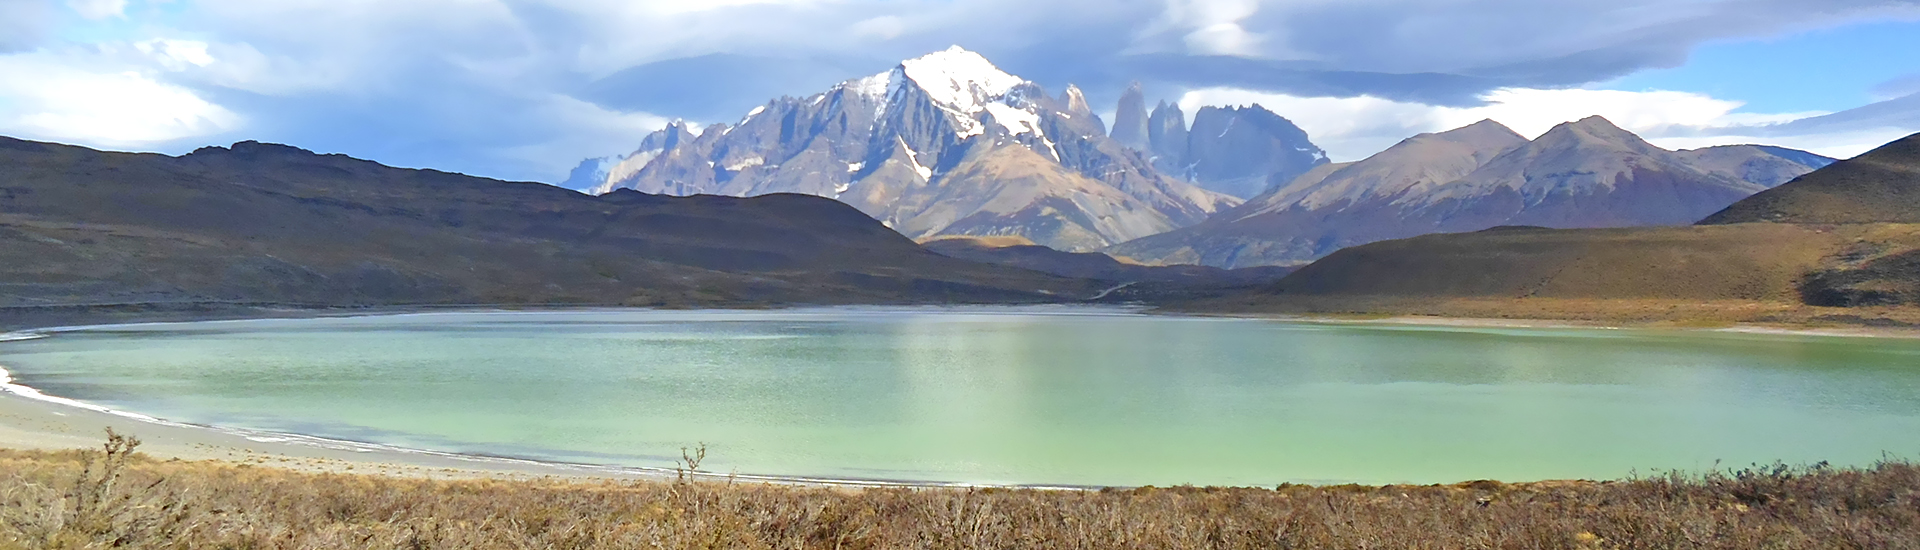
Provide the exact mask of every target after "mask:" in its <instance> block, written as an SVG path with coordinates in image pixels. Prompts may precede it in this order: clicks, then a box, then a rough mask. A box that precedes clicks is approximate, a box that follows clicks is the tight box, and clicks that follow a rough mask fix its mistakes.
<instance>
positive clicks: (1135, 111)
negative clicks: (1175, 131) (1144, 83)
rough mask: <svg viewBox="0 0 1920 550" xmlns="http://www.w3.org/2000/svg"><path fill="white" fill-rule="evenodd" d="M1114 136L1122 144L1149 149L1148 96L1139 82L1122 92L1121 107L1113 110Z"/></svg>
mask: <svg viewBox="0 0 1920 550" xmlns="http://www.w3.org/2000/svg"><path fill="white" fill-rule="evenodd" d="M1112 136H1113V140H1114V141H1118V142H1120V144H1121V145H1125V146H1128V147H1132V148H1134V149H1138V150H1141V151H1146V150H1147V98H1146V94H1144V93H1141V91H1140V83H1139V82H1134V83H1133V84H1131V85H1129V86H1127V91H1126V92H1123V93H1121V94H1120V108H1119V109H1117V110H1115V111H1114V112H1113V134H1112Z"/></svg>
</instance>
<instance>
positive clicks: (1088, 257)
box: [926, 238, 1293, 287]
mask: <svg viewBox="0 0 1920 550" xmlns="http://www.w3.org/2000/svg"><path fill="white" fill-rule="evenodd" d="M926 247H927V250H931V251H933V252H935V253H938V254H942V255H946V256H951V257H954V258H960V259H964V260H970V261H975V262H983V263H992V264H1000V265H1006V266H1013V267H1019V268H1023V269H1031V270H1034V271H1039V272H1042V273H1050V274H1053V275H1059V276H1062V277H1073V278H1080V279H1095V280H1101V281H1109V282H1115V283H1134V282H1161V283H1175V284H1180V285H1187V286H1222V287H1224V286H1247V285H1254V284H1263V283H1271V282H1274V281H1278V280H1280V278H1281V277H1284V276H1286V275H1287V273H1289V272H1291V271H1293V270H1292V269H1290V268H1285V267H1255V268H1247V269H1220V268H1217V267H1209V266H1199V265H1173V266H1145V265H1139V264H1130V263H1124V262H1121V261H1119V260H1116V259H1114V258H1113V257H1112V256H1108V255H1106V254H1101V253H1099V252H1062V251H1059V250H1054V249H1052V248H1047V247H1044V246H1039V245H1033V244H1015V245H997V244H989V243H984V242H982V241H981V240H977V239H969V238H952V239H939V240H935V241H931V242H928V243H926Z"/></svg>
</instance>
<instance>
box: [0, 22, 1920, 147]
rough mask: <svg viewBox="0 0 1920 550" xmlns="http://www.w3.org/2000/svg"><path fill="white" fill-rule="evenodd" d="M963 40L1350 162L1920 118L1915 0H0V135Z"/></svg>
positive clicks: (341, 135)
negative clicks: (1512, 134) (1612, 131)
mask: <svg viewBox="0 0 1920 550" xmlns="http://www.w3.org/2000/svg"><path fill="white" fill-rule="evenodd" d="M949 45H960V46H962V47H965V48H968V49H971V50H974V51H978V52H980V53H982V54H983V55H986V56H987V57H988V58H989V59H992V60H993V61H994V62H995V63H997V64H998V65H1000V66H1001V67H1002V68H1003V69H1006V70H1008V71H1009V72H1012V73H1014V74H1017V75H1020V76H1022V77H1024V78H1027V79H1029V80H1033V81H1035V82H1038V83H1040V84H1042V85H1044V86H1046V87H1048V88H1049V89H1051V90H1056V91H1057V90H1060V89H1062V88H1063V87H1064V86H1066V85H1067V84H1068V83H1074V84H1077V85H1078V86H1080V87H1081V88H1082V89H1083V90H1085V91H1086V93H1087V95H1088V97H1089V99H1090V100H1091V101H1093V102H1094V103H1095V104H1096V105H1097V106H1105V108H1106V110H1108V111H1111V109H1112V107H1111V106H1112V105H1113V102H1114V101H1115V100H1116V99H1117V97H1118V95H1119V93H1120V91H1121V90H1123V89H1124V88H1125V87H1126V85H1127V84H1128V83H1129V82H1131V81H1139V82H1142V83H1143V84H1144V86H1145V88H1146V90H1147V93H1148V101H1149V103H1154V102H1156V101H1158V100H1165V101H1168V102H1171V103H1178V104H1179V105H1181V106H1182V107H1183V108H1185V109H1188V110H1189V111H1191V110H1192V109H1197V108H1198V107H1200V106H1203V105H1244V104H1255V103H1257V104H1260V105H1262V106H1264V107H1267V108H1269V109H1271V110H1273V111H1275V112H1277V113H1279V114H1280V115H1282V116H1285V117H1288V118H1290V119H1292V120H1294V121H1295V122H1296V123H1298V124H1299V125H1300V126H1301V127H1302V128H1304V129H1306V130H1307V131H1308V133H1309V134H1310V135H1311V136H1312V137H1313V139H1314V141H1315V142H1316V143H1319V144H1320V145H1321V146H1322V147H1324V148H1326V149H1327V150H1328V152H1329V154H1330V156H1332V157H1333V158H1334V159H1335V160H1340V161H1344V160H1358V159H1360V158H1364V157H1365V156H1367V155H1370V154H1372V153H1374V152H1377V151H1379V150H1381V149H1384V148H1386V147H1388V146H1391V145H1393V144H1394V143H1397V142H1398V141H1400V140H1402V139H1404V138H1406V137H1409V136H1412V135H1414V134H1417V133H1421V132H1432V131H1441V130H1446V129H1449V128H1452V127H1457V126H1462V125H1465V124H1469V123H1472V122H1475V121H1478V120H1480V119H1486V118H1491V119H1494V120H1497V121H1500V122H1502V123H1505V124H1507V125H1508V126H1510V127H1513V128H1514V129H1515V130H1516V131H1519V132H1520V133H1522V134H1524V135H1527V136H1529V137H1532V136H1535V135H1538V134H1540V133H1543V132H1545V131H1547V130H1548V129H1549V128H1551V127H1552V126H1553V125H1555V124H1558V123H1561V122H1565V121H1570V120H1576V119H1579V118H1583V117H1585V116H1589V115H1602V116H1606V117H1608V118H1609V119H1610V120H1613V121H1614V122H1615V123H1617V124H1620V125H1621V126H1623V127H1625V128H1627V129H1629V130H1633V131H1635V132H1638V133H1640V134H1642V135H1643V136H1645V137H1647V138H1648V139H1649V140H1651V141H1653V142H1654V143H1656V144H1658V145H1661V146H1665V147H1672V148H1679V147H1702V146H1709V145H1719V144H1729V143H1767V144H1775V145H1783V146H1788V147H1796V148H1802V149H1807V150H1810V151H1814V152H1817V153H1822V154H1826V155H1829V156H1836V157H1841V158H1844V157H1848V156H1852V155H1855V154H1859V153H1861V152H1864V151H1866V150H1869V149H1871V148H1872V147H1874V146H1877V145H1880V144H1883V143H1885V142H1888V141H1891V140H1894V139H1897V138H1899V137H1903V136H1905V135H1908V134H1911V133H1915V132H1920V95H1915V94H1920V0H1820V1H1817V2H1810V1H1806V0H1555V1H1551V2H1547V1H1539V0H1038V1H1036V0H709V1H688V0H0V135H8V136H14V137H19V138H24V139H35V140H45V141H57V142H63V143H74V144H80V145H86V146H91V147H97V148H102V149H110V150H127V151H154V152H163V153H169V154H180V153H185V152H188V151H191V150H193V149H195V148H198V147H203V146H208V145H226V144H229V143H232V142H235V141H241V140H259V141H269V142H278V143H287V144H291V145H295V146H299V147H304V148H307V149H312V150H316V151H320V152H327V153H335V152H337V153H346V154H349V155H353V156H356V157H361V158H368V159H372V160H377V161H380V162H384V163H387V164H392V165H397V166H408V167H423V168H437V169H442V170H449V171H457V172H463V173H469V174H475V175H482V176H489V177H498V178H503V179H513V180H530V181H549V182H552V181H559V180H561V179H563V178H564V177H565V176H566V174H567V172H568V171H569V169H571V168H572V167H573V166H575V165H576V164H578V163H579V162H580V161H581V160H582V159H584V158H588V157H597V156H605V155H613V154H620V153H624V152H627V151H629V150H631V149H633V148H634V147H635V146H636V145H638V143H639V141H640V139H641V138H642V137H643V136H644V135H646V133H648V132H650V131H652V130H654V129H657V128H659V127H661V126H663V125H664V124H666V123H667V122H668V121H669V120H673V119H686V120H689V121H692V122H696V123H708V122H719V121H732V120H737V119H739V118H740V116H741V115H744V114H745V113H746V112H747V111H748V110H750V109H752V108H753V107H754V106H756V105H759V104H761V103H764V102H765V101H766V100H767V99H770V98H772V97H776V96H780V95H793V96H805V95H809V94H812V93H815V92H819V91H822V90H824V89H825V88H827V87H828V86H831V85H832V84H833V83H836V82H839V81H842V80H846V79H849V78H855V77H859V76H864V75H869V74H874V73H879V72H882V71H886V70H888V69H890V68H891V67H892V66H893V65H894V64H896V63H898V62H899V60H901V59H907V58H911V57H917V56H919V55H921V54H925V53H927V52H932V51H936V50H941V49H945V48H946V47H947V46H949Z"/></svg>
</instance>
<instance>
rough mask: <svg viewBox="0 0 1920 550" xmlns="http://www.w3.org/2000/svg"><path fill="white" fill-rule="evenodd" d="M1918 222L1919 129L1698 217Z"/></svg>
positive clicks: (1716, 219)
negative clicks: (1710, 214)
mask: <svg viewBox="0 0 1920 550" xmlns="http://www.w3.org/2000/svg"><path fill="white" fill-rule="evenodd" d="M1747 222H1779V223H1876V222H1898V223H1920V134H1914V135H1912V136H1907V137H1906V138H1905V139H1901V140H1899V141H1895V142H1893V143H1889V144H1887V145H1884V146H1881V147H1880V148H1878V149H1874V150H1873V151H1869V152H1867V153H1866V154H1864V155H1860V156H1858V157H1854V158H1853V159H1851V160H1845V161H1840V162H1837V163H1834V164H1833V165H1832V166H1828V167H1826V168H1824V169H1821V170H1819V171H1817V172H1813V173H1811V174H1807V175H1805V176H1801V177H1800V178H1799V179H1796V180H1794V181H1791V182H1788V183H1786V184H1785V185H1781V186H1779V187H1776V188H1774V189H1771V190H1768V191H1766V192H1763V193H1760V194H1757V195H1754V196H1753V197H1751V198H1748V199H1746V200H1742V201H1740V202H1738V203H1734V204H1733V205H1732V206H1729V207H1727V209H1726V210H1722V211H1720V212H1719V213H1716V214H1714V215H1712V216H1708V217H1707V218H1706V219H1705V220H1702V221H1701V222H1700V223H1703V224H1729V223H1747Z"/></svg>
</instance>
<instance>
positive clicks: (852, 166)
mask: <svg viewBox="0 0 1920 550" xmlns="http://www.w3.org/2000/svg"><path fill="white" fill-rule="evenodd" d="M866 167H867V163H865V162H849V163H847V173H848V174H852V173H854V172H859V171H860V169H861V168H866Z"/></svg>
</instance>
